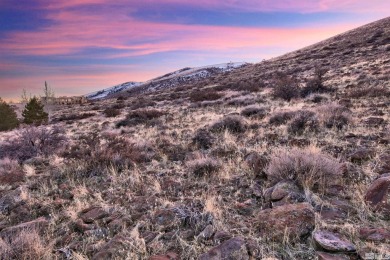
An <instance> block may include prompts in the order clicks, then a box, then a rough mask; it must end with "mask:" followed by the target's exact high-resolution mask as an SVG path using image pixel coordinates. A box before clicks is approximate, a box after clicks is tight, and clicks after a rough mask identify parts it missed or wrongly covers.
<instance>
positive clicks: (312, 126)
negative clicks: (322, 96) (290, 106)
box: [287, 110, 319, 134]
mask: <svg viewBox="0 0 390 260" xmlns="http://www.w3.org/2000/svg"><path fill="white" fill-rule="evenodd" d="M318 127H319V121H318V118H317V115H316V113H314V112H312V111H308V110H301V111H298V113H296V114H295V116H294V117H293V118H292V119H291V121H290V123H289V125H288V127H287V131H288V132H289V133H290V134H303V133H304V132H305V131H315V130H317V129H318Z"/></svg>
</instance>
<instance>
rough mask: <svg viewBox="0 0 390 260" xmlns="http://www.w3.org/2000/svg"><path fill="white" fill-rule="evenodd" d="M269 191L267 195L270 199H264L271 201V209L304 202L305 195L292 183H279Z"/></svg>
mask: <svg viewBox="0 0 390 260" xmlns="http://www.w3.org/2000/svg"><path fill="white" fill-rule="evenodd" d="M271 189H272V191H271V192H270V193H267V194H269V196H270V197H269V198H265V199H266V201H267V200H268V199H269V200H270V201H271V205H272V207H277V206H281V205H284V204H293V203H298V202H304V201H305V195H304V194H303V193H302V192H301V191H300V189H299V188H298V186H297V185H295V183H294V182H292V181H280V182H278V183H277V184H276V185H275V186H273V187H272V188H271Z"/></svg>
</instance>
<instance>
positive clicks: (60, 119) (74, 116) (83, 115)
mask: <svg viewBox="0 0 390 260" xmlns="http://www.w3.org/2000/svg"><path fill="white" fill-rule="evenodd" d="M93 116H95V114H94V113H81V114H70V115H62V116H60V117H58V118H53V119H52V120H51V121H52V122H63V121H77V120H82V119H86V118H90V117H93Z"/></svg>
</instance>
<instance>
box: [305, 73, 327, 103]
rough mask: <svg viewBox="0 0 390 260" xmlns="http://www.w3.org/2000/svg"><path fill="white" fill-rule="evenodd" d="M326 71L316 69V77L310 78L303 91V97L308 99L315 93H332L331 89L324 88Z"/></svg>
mask: <svg viewBox="0 0 390 260" xmlns="http://www.w3.org/2000/svg"><path fill="white" fill-rule="evenodd" d="M325 73H326V70H324V69H320V68H318V67H317V68H315V71H314V77H312V78H310V79H309V80H308V81H307V82H306V85H305V87H303V88H302V90H301V96H302V97H307V96H308V95H310V94H313V93H324V92H328V91H330V89H329V88H327V87H325V86H324V78H323V76H324V75H325Z"/></svg>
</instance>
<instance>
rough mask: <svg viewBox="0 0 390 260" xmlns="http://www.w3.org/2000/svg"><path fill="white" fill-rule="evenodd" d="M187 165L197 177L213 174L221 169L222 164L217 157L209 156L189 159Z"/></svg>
mask: <svg viewBox="0 0 390 260" xmlns="http://www.w3.org/2000/svg"><path fill="white" fill-rule="evenodd" d="M187 166H188V168H189V169H190V171H191V173H192V174H193V175H194V176H196V177H204V176H208V177H210V176H211V174H214V173H216V172H218V171H219V170H220V169H221V164H220V163H219V162H218V161H217V160H216V159H213V158H209V157H205V158H201V159H196V160H193V161H189V162H187Z"/></svg>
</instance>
